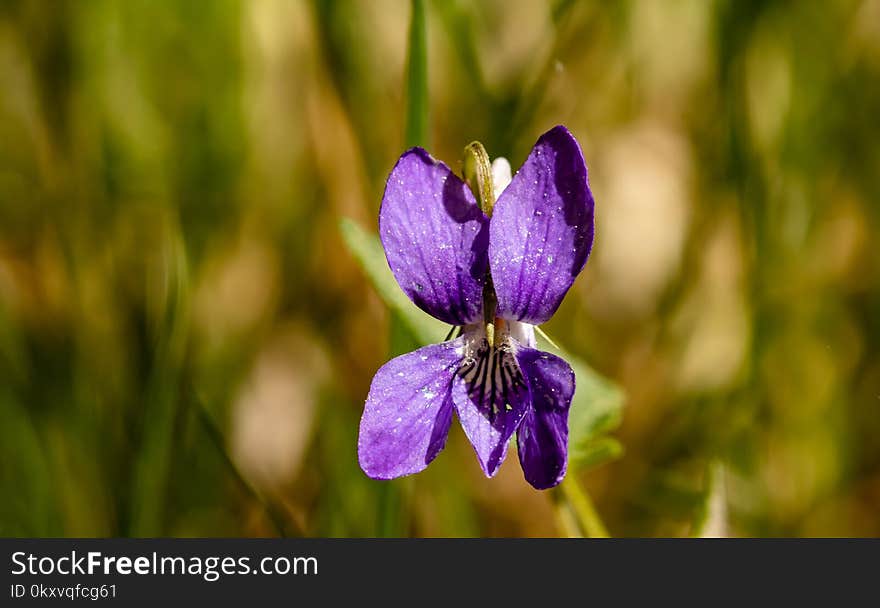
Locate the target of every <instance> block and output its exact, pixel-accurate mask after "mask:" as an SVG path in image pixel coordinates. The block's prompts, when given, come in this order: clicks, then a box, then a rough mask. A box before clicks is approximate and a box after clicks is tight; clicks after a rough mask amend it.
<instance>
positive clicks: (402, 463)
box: [358, 338, 462, 479]
mask: <svg viewBox="0 0 880 608" xmlns="http://www.w3.org/2000/svg"><path fill="white" fill-rule="evenodd" d="M461 349H462V339H461V338H458V339H457V340H452V341H450V342H443V343H442V344H431V345H429V346H425V347H423V348H420V349H418V350H416V351H414V352H411V353H407V354H405V355H401V356H399V357H396V358H394V359H392V360H391V361H389V362H388V363H386V364H385V365H383V366H382V367H381V368H379V371H378V372H376V375H375V376H374V377H373V382H372V384H371V386H370V392H369V395H367V402H366V406H365V407H364V414H363V417H362V418H361V426H360V434H359V436H358V460H359V462H360V465H361V468H362V469H363V470H364V473H366V474H367V475H369V476H370V477H372V478H374V479H392V478H394V477H400V476H402V475H409V474H411V473H418V472H419V471H421V470H423V469H424V468H425V467H426V466H428V464H429V463H430V462H431V461H432V460H434V457H435V456H437V454H438V453H439V452H440V450H442V449H443V447H444V446H445V445H446V436H447V434H448V433H449V424H450V421H451V420H452V400H451V398H450V383H451V381H452V377H453V375H454V374H455V370H456V369H458V367H459V363H460V360H461Z"/></svg>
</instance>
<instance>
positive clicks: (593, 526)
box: [559, 476, 609, 538]
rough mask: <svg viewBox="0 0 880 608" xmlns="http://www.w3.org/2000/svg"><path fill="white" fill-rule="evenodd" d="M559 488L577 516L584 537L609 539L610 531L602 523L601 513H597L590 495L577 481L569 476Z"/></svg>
mask: <svg viewBox="0 0 880 608" xmlns="http://www.w3.org/2000/svg"><path fill="white" fill-rule="evenodd" d="M559 488H560V490H561V491H562V494H563V496H564V497H565V500H566V501H567V502H568V504H569V506H570V507H571V509H572V511H574V514H575V515H576V516H577V520H578V524H579V525H580V527H581V530H582V531H583V533H584V535H585V536H587V537H589V538H608V537H609V534H608V530H607V529H606V528H605V524H603V523H602V519H601V518H600V517H599V513H597V512H596V507H595V506H593V501H592V500H591V499H590V495H589V494H588V493H587V491H586V490H584V489H583V488H582V487H581V485H580V484H579V483H578V481H577V479H575V478H574V477H572V476H568V477H566V478H565V479H563V480H562V483H561V484H559Z"/></svg>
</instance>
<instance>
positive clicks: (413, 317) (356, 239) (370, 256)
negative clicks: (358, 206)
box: [339, 218, 449, 344]
mask: <svg viewBox="0 0 880 608" xmlns="http://www.w3.org/2000/svg"><path fill="white" fill-rule="evenodd" d="M339 229H340V231H341V232H342V239H343V241H345V244H346V246H347V247H348V249H349V251H351V253H352V255H354V257H355V259H356V260H357V261H358V263H359V264H360V265H361V267H362V268H363V269H364V272H365V273H366V275H367V277H368V278H369V279H370V282H371V283H372V284H373V286H374V287H375V288H376V291H377V292H379V296H381V298H382V300H384V302H385V304H387V305H388V307H389V308H391V310H392V312H394V313H396V315H397V316H399V318H400V321H401V323H403V324H404V325H405V326H406V328H407V329H408V330H409V331H410V332H412V334H413V336H414V337H415V338H416V339H417V340H418V341H419V342H420V343H422V344H430V343H432V342H439V341H440V340H442V339H443V336H445V335H446V333H447V332H448V331H449V327H448V326H447V325H446V324H444V323H443V322H441V321H438V320H437V319H435V318H433V317H431V316H430V315H428V314H427V313H424V312H422V311H421V310H419V309H418V308H417V307H416V306H415V304H413V303H412V302H411V301H410V300H409V298H407V297H406V294H404V293H403V291H401V289H400V286H398V284H397V281H396V280H395V279H394V275H393V274H391V269H390V268H389V267H388V262H387V260H386V259H385V251H384V250H383V249H382V243H381V241H379V237H378V236H376V235H374V234H370V233H369V232H367V231H366V230H364V229H363V228H361V227H360V226H359V225H357V224H356V223H355V222H353V221H352V220H350V219H347V218H343V219H342V220H341V221H340V223H339Z"/></svg>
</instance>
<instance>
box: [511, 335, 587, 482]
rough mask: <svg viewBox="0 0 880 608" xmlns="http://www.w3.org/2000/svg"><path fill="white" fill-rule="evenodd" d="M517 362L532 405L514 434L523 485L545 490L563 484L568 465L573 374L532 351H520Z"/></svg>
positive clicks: (553, 359)
mask: <svg viewBox="0 0 880 608" xmlns="http://www.w3.org/2000/svg"><path fill="white" fill-rule="evenodd" d="M516 360H517V362H518V363H519V365H520V369H522V373H523V376H524V377H525V379H526V383H527V384H528V387H529V394H530V396H531V403H532V407H531V408H529V411H528V412H527V413H526V415H525V418H523V421H522V424H521V425H520V427H519V430H518V431H517V434H516V440H517V448H518V451H519V462H520V464H521V465H522V469H523V473H524V474H525V478H526V481H528V482H529V483H530V484H532V485H533V486H534V487H535V488H537V489H539V490H545V489H547V488H552V487H553V486H555V485H557V484H558V483H559V482H560V481H562V478H563V477H565V469H566V467H567V465H568V410H569V407H571V398H572V396H573V395H574V388H575V380H574V372H573V371H572V369H571V367H570V366H569V365H568V363H566V362H565V361H563V360H562V359H560V358H559V357H557V356H556V355H551V354H550V353H545V352H542V351H540V350H537V349H534V348H520V349H519V350H518V351H517V353H516Z"/></svg>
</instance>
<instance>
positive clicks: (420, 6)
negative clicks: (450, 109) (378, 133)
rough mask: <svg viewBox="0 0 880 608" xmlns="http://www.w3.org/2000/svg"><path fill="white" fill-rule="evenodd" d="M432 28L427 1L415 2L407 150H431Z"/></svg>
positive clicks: (408, 73)
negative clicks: (428, 17) (430, 49)
mask: <svg viewBox="0 0 880 608" xmlns="http://www.w3.org/2000/svg"><path fill="white" fill-rule="evenodd" d="M428 144H429V141H428V28H427V20H426V18H425V3H424V1H423V0H412V17H411V21H410V26H409V62H408V65H407V89H406V147H407V148H410V147H412V146H422V147H427V146H428Z"/></svg>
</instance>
